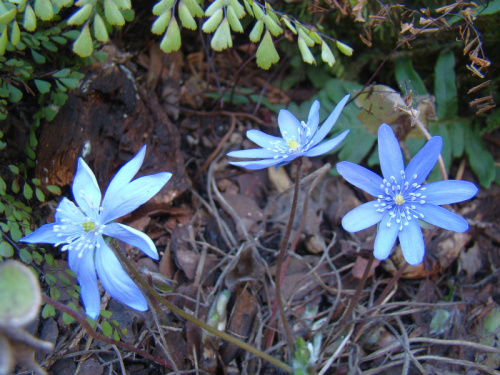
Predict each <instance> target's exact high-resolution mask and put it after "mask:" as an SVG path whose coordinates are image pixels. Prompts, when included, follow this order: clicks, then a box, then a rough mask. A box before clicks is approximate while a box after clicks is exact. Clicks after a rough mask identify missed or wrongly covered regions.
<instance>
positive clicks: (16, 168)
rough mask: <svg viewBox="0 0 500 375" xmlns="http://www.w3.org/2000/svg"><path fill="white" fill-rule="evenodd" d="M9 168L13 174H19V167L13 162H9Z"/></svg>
mask: <svg viewBox="0 0 500 375" xmlns="http://www.w3.org/2000/svg"><path fill="white" fill-rule="evenodd" d="M9 169H10V171H11V172H12V173H14V174H19V168H18V167H17V166H16V165H14V164H9Z"/></svg>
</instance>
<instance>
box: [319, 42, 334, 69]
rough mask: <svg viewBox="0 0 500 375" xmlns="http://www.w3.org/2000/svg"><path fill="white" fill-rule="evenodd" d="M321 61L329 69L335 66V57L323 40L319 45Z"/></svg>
mask: <svg viewBox="0 0 500 375" xmlns="http://www.w3.org/2000/svg"><path fill="white" fill-rule="evenodd" d="M321 60H323V61H324V62H326V63H327V64H328V65H329V66H330V68H331V67H332V66H333V65H334V64H335V56H334V54H333V52H332V50H331V49H330V46H329V45H328V44H327V43H326V42H325V41H324V40H323V43H321Z"/></svg>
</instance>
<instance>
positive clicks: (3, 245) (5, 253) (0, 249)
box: [0, 241, 14, 258]
mask: <svg viewBox="0 0 500 375" xmlns="http://www.w3.org/2000/svg"><path fill="white" fill-rule="evenodd" d="M13 255H14V248H13V247H12V246H11V245H10V243H8V242H6V241H1V242H0V256H1V257H4V258H11V257H12V256H13Z"/></svg>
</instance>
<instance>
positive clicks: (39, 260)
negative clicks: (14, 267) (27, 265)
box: [33, 251, 43, 265]
mask: <svg viewBox="0 0 500 375" xmlns="http://www.w3.org/2000/svg"><path fill="white" fill-rule="evenodd" d="M33 260H34V261H35V263H36V264H38V265H40V264H42V262H43V256H42V254H40V253H39V252H38V251H33Z"/></svg>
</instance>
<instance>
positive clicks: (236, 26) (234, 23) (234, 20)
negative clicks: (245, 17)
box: [226, 7, 243, 33]
mask: <svg viewBox="0 0 500 375" xmlns="http://www.w3.org/2000/svg"><path fill="white" fill-rule="evenodd" d="M226 18H227V20H228V21H229V25H230V26H231V29H233V30H234V31H236V32H237V33H242V32H243V26H241V22H240V20H239V19H238V16H237V15H236V12H235V11H234V9H233V8H232V7H227V13H226Z"/></svg>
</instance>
